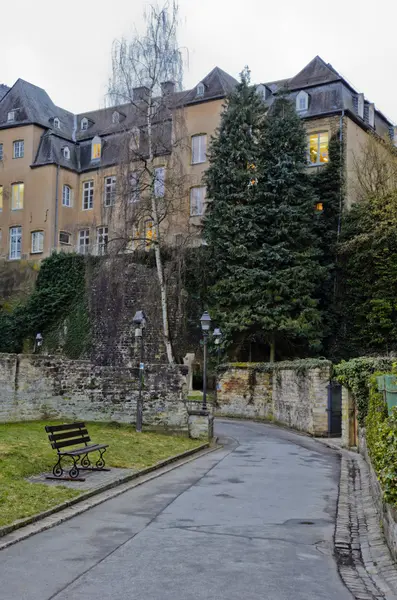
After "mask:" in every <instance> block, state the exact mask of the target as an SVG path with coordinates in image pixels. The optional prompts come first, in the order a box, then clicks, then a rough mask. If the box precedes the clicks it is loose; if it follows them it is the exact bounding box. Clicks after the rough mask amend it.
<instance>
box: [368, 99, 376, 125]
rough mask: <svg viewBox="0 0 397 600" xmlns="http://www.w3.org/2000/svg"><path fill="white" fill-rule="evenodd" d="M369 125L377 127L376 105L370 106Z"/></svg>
mask: <svg viewBox="0 0 397 600" xmlns="http://www.w3.org/2000/svg"><path fill="white" fill-rule="evenodd" d="M368 125H369V126H370V127H375V104H368Z"/></svg>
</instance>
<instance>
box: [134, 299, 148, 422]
mask: <svg viewBox="0 0 397 600" xmlns="http://www.w3.org/2000/svg"><path fill="white" fill-rule="evenodd" d="M132 322H133V323H134V325H135V341H136V343H138V339H140V353H139V392H138V401H137V403H136V431H138V432H141V431H142V420H143V419H142V417H143V402H142V388H143V370H144V364H143V331H144V329H145V327H146V323H147V318H146V315H145V313H144V312H143V310H137V311H136V313H135V315H134V318H133V319H132Z"/></svg>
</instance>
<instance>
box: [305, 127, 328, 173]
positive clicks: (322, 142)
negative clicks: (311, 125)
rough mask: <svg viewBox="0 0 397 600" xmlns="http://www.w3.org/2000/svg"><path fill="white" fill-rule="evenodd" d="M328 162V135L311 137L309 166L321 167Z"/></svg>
mask: <svg viewBox="0 0 397 600" xmlns="http://www.w3.org/2000/svg"><path fill="white" fill-rule="evenodd" d="M327 162H328V133H327V132H322V133H311V134H310V135H309V164H311V165H321V164H324V163H327Z"/></svg>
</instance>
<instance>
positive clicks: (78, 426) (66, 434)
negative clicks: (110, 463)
mask: <svg viewBox="0 0 397 600" xmlns="http://www.w3.org/2000/svg"><path fill="white" fill-rule="evenodd" d="M45 430H46V432H47V433H48V439H49V440H50V443H51V446H52V448H53V449H54V450H56V451H57V453H58V461H57V463H56V465H55V466H54V468H53V469H52V473H53V477H51V476H48V477H46V479H65V480H66V481H85V479H81V478H79V474H80V471H109V470H110V469H105V460H104V458H103V455H104V453H105V452H106V448H107V447H108V446H109V444H92V443H91V444H90V443H89V442H91V438H90V436H89V435H88V431H87V428H86V426H85V423H68V424H65V425H47V426H46V428H45ZM81 444H84V445H83V446H82V445H81ZM77 445H79V447H78V448H72V446H77ZM64 448H68V450H64ZM69 448H70V449H69ZM91 452H99V458H98V460H97V461H96V463H95V467H93V466H91V461H90V459H89V458H88V455H89V454H90V453H91ZM64 458H71V459H72V460H73V466H72V468H71V469H70V470H69V477H62V475H63V473H64V470H63V468H62V460H63V459H64ZM80 459H81V460H80ZM79 462H80V464H79Z"/></svg>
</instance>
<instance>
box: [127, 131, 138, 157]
mask: <svg viewBox="0 0 397 600" xmlns="http://www.w3.org/2000/svg"><path fill="white" fill-rule="evenodd" d="M139 138H140V131H139V128H138V127H133V128H132V129H131V137H130V144H129V146H130V150H131V152H135V151H136V150H138V148H139Z"/></svg>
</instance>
